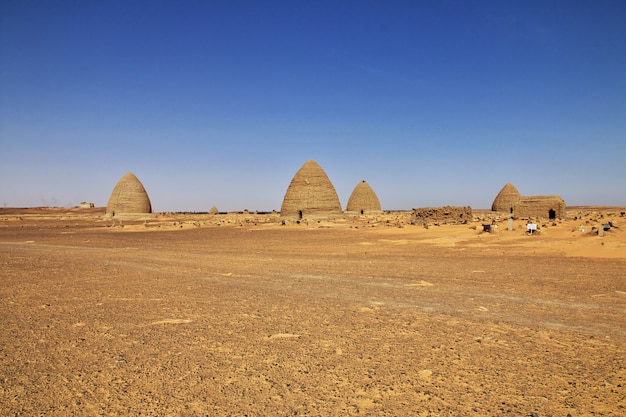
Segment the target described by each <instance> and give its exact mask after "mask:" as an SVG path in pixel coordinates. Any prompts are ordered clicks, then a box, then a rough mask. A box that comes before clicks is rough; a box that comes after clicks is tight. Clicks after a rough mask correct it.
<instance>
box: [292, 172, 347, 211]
mask: <svg viewBox="0 0 626 417" xmlns="http://www.w3.org/2000/svg"><path fill="white" fill-rule="evenodd" d="M341 214H342V211H341V203H340V202H339V197H338V196H337V191H335V187H334V186H333V184H332V183H331V182H330V179H328V176H327V175H326V173H325V172H324V170H323V169H322V167H321V166H319V165H318V164H317V162H315V161H313V160H309V161H307V162H306V163H305V164H304V165H302V167H301V168H300V169H299V170H298V172H296V175H295V176H294V177H293V179H292V180H291V183H290V184H289V187H288V188H287V192H286V193H285V198H284V199H283V204H282V206H281V208H280V216H281V217H290V218H296V219H302V218H304V217H310V218H320V217H321V218H324V217H333V216H340V215H341Z"/></svg>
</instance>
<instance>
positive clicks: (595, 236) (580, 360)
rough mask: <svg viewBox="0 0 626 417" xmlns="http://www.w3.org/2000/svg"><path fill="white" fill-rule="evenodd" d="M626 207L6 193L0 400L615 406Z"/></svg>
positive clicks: (195, 408) (96, 405) (20, 408)
mask: <svg viewBox="0 0 626 417" xmlns="http://www.w3.org/2000/svg"><path fill="white" fill-rule="evenodd" d="M625 212H626V208H624V207H578V208H569V209H568V218H567V219H564V220H556V221H543V222H539V223H538V225H539V231H538V232H537V233H535V234H533V235H529V234H527V233H526V227H525V223H526V221H525V220H522V219H520V220H516V221H515V222H514V228H513V230H507V229H508V227H507V226H508V223H507V219H505V218H499V217H497V216H494V215H492V214H491V213H489V212H486V211H485V212H482V213H481V212H480V211H476V212H475V218H474V220H473V221H472V222H470V223H468V224H458V225H451V224H438V225H437V224H431V225H429V227H427V228H426V227H424V226H423V225H421V224H420V225H417V224H411V221H410V214H409V213H403V212H394V213H385V214H381V215H371V216H358V217H350V218H346V219H341V220H336V221H332V222H330V221H327V222H324V221H319V222H318V221H304V222H301V223H294V222H285V223H284V224H283V222H282V221H281V220H280V218H279V217H278V215H276V214H255V213H229V214H218V215H208V214H159V215H155V216H154V217H149V218H145V219H136V220H128V221H119V220H118V221H113V220H111V219H105V218H103V214H104V209H98V208H96V209H82V210H81V209H50V208H48V209H46V208H41V209H6V208H5V209H0V280H1V281H0V319H1V321H2V331H1V332H0V415H2V416H43V415H45V416H121V415H133V416H137V415H141V416H353V415H369V416H500V415H513V416H516V415H517V416H540V417H544V416H554V417H556V416H562V417H565V416H568V415H569V416H572V417H575V416H623V415H626V234H625V232H626V217H625ZM609 221H610V222H611V223H612V224H613V227H612V228H611V230H608V231H606V232H605V233H604V235H600V234H599V233H598V229H597V228H598V227H602V225H603V224H605V223H607V222H609ZM485 222H487V223H490V224H493V227H492V232H490V233H488V232H485V231H484V230H483V227H482V224H483V223H485ZM495 226H498V227H495Z"/></svg>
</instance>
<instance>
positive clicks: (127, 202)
mask: <svg viewBox="0 0 626 417" xmlns="http://www.w3.org/2000/svg"><path fill="white" fill-rule="evenodd" d="M149 213H152V205H151V204H150V198H149V197H148V193H147V192H146V189H145V188H144V187H143V184H142V183H141V181H139V179H138V178H137V177H136V176H135V174H133V173H132V172H127V173H126V174H125V175H124V176H123V177H122V178H121V179H120V180H119V181H118V183H117V185H116V186H115V188H113V192H112V193H111V197H109V202H108V203H107V210H106V215H107V216H109V217H123V216H132V215H137V214H149Z"/></svg>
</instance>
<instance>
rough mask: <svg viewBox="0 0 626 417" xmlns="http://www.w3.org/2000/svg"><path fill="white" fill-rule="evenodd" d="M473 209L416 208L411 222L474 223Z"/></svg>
mask: <svg viewBox="0 0 626 417" xmlns="http://www.w3.org/2000/svg"><path fill="white" fill-rule="evenodd" d="M472 216H473V215H472V208H471V207H470V206H466V207H454V206H444V207H426V208H414V209H413V214H412V216H411V220H412V222H413V223H417V224H419V223H435V222H437V223H443V224H459V223H466V222H471V221H472Z"/></svg>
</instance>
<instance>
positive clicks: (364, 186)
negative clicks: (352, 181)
mask: <svg viewBox="0 0 626 417" xmlns="http://www.w3.org/2000/svg"><path fill="white" fill-rule="evenodd" d="M346 211H349V212H357V213H360V214H366V213H373V212H376V213H380V212H381V211H382V210H381V208H380V200H378V196H377V195H376V193H375V192H374V190H373V189H372V187H370V185H369V184H368V183H367V182H365V180H363V181H361V182H360V183H358V184H357V185H356V187H354V190H353V191H352V194H350V199H349V200H348V206H347V207H346Z"/></svg>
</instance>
